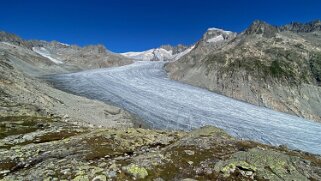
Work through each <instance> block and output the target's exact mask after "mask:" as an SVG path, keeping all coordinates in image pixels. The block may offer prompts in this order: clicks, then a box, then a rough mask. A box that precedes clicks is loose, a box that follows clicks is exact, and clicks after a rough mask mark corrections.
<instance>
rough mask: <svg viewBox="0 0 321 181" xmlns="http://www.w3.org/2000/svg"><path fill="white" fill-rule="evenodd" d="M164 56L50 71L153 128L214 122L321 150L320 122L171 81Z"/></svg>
mask: <svg viewBox="0 0 321 181" xmlns="http://www.w3.org/2000/svg"><path fill="white" fill-rule="evenodd" d="M163 65H164V62H136V63H134V64H131V65H127V66H122V67H117V68H107V69H98V70H90V71H84V72H79V73H73V74H63V75H57V76H54V77H50V78H49V80H50V81H51V82H53V83H54V85H55V86H56V87H58V88H60V89H63V90H67V91H70V92H73V93H75V94H78V95H82V96H86V97H89V98H93V99H98V100H101V101H104V102H106V103H113V104H115V105H116V106H118V107H122V108H125V109H126V110H128V111H129V112H131V113H134V114H136V115H138V116H139V117H141V118H143V120H144V121H145V123H147V124H148V125H149V126H151V127H152V128H159V129H170V130H177V129H178V130H190V129H193V128H199V127H201V126H203V125H213V126H216V127H219V128H222V129H224V130H225V131H227V132H228V133H229V134H231V135H233V136H236V137H238V138H241V139H250V140H254V141H259V142H261V143H266V144H271V145H287V146H289V147H290V148H292V149H300V150H304V151H308V152H312V153H318V154H320V153H321V149H320V145H321V137H320V136H319V135H320V134H319V133H320V132H321V124H320V123H316V122H313V121H309V120H306V119H303V118H300V117H296V116H292V115H289V114H284V113H280V112H276V111H273V110H270V109H266V108H263V107H258V106H254V105H251V104H247V103H244V102H240V101H236V100H234V99H231V98H228V97H225V96H221V95H218V94H215V93H212V92H209V91H207V90H204V89H201V88H197V87H193V86H189V85H186V84H182V83H179V82H176V81H171V80H169V79H168V78H167V76H166V73H165V71H164V70H163Z"/></svg>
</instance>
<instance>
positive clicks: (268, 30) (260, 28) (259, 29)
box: [245, 20, 279, 38]
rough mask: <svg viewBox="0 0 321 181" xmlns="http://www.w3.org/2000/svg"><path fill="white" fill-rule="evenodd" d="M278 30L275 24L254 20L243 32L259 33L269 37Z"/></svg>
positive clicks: (248, 33) (249, 33)
mask: <svg viewBox="0 0 321 181" xmlns="http://www.w3.org/2000/svg"><path fill="white" fill-rule="evenodd" d="M278 31H279V30H278V28H277V27H276V26H273V25H270V24H268V23H266V22H265V21H261V20H255V21H254V22H253V23H252V24H251V25H250V27H249V28H247V29H246V30H245V34H247V35H251V34H261V35H262V36H263V37H266V38H271V37H273V36H275V34H276V33H277V32H278Z"/></svg>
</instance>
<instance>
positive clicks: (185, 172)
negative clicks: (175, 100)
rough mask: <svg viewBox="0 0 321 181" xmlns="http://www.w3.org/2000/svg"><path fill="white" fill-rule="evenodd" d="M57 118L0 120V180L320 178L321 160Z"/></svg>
mask: <svg viewBox="0 0 321 181" xmlns="http://www.w3.org/2000/svg"><path fill="white" fill-rule="evenodd" d="M63 120H64V119H61V118H58V117H28V116H20V117H2V118H0V130H1V132H0V178H1V179H2V180H63V179H66V180H96V181H98V180H158V181H160V180H184V179H185V180H193V179H194V180H320V179H321V157H320V156H316V155H311V154H308V153H303V152H300V151H290V150H288V149H287V148H286V147H282V146H281V147H271V146H267V145H262V144H258V143H254V142H251V141H242V140H237V139H234V138H233V137H231V136H229V135H228V134H226V133H225V132H223V131H222V130H220V129H217V128H215V127H204V128H201V129H198V130H194V131H192V132H170V131H160V130H148V129H141V128H126V129H106V128H88V127H81V126H78V125H74V124H70V123H67V122H65V121H63Z"/></svg>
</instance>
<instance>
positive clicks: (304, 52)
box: [166, 21, 321, 121]
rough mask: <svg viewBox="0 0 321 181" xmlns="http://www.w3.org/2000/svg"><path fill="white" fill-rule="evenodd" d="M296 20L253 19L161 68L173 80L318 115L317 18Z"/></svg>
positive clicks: (309, 115) (320, 63) (320, 95)
mask: <svg viewBox="0 0 321 181" xmlns="http://www.w3.org/2000/svg"><path fill="white" fill-rule="evenodd" d="M301 26H302V27H298V25H297V24H296V25H295V26H293V25H286V26H282V27H275V26H271V25H269V24H267V23H265V22H261V21H255V22H254V23H253V24H252V25H251V26H250V27H249V28H248V29H247V30H245V31H244V32H243V33H241V34H239V35H237V36H236V37H235V38H231V39H228V40H226V41H224V42H223V43H221V44H215V46H209V45H206V44H204V40H201V41H200V42H199V43H198V44H197V46H196V48H195V49H194V50H192V51H191V52H190V53H189V54H187V55H186V56H184V57H182V58H181V59H179V60H178V61H176V62H172V63H169V64H167V65H166V70H167V71H168V73H169V75H170V77H171V78H173V79H175V80H180V81H183V82H186V83H189V84H193V85H196V86H200V87H204V88H207V89H209V90H211V91H214V92H218V93H221V94H224V95H226V96H229V97H233V98H236V99H239V100H243V101H246V102H249V103H252V104H256V105H261V106H266V107H269V108H272V109H275V110H278V111H283V112H287V113H292V114H295V115H298V116H302V117H305V118H308V119H314V120H318V121H320V120H321V106H320V105H321V87H320V75H321V49H320V42H321V41H320V40H321V33H320V31H318V30H319V29H318V27H319V21H315V22H311V23H308V24H301Z"/></svg>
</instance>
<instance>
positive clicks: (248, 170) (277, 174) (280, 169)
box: [215, 149, 309, 180]
mask: <svg viewBox="0 0 321 181" xmlns="http://www.w3.org/2000/svg"><path fill="white" fill-rule="evenodd" d="M300 162H303V160H302V159H300V158H298V157H295V156H289V155H286V154H283V153H280V152H276V151H270V150H260V149H251V150H249V151H248V152H237V153H235V154H233V156H232V157H231V158H230V159H228V160H226V161H220V162H218V163H216V165H215V171H217V172H222V173H223V174H224V176H225V177H228V176H230V175H231V174H233V173H235V172H239V173H241V174H242V175H244V176H249V177H250V178H252V179H254V176H256V177H258V178H261V179H268V180H308V179H307V178H308V177H309V175H304V174H305V173H301V172H300V171H298V168H299V164H300Z"/></svg>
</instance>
